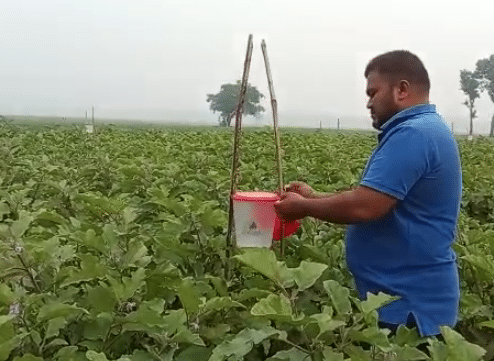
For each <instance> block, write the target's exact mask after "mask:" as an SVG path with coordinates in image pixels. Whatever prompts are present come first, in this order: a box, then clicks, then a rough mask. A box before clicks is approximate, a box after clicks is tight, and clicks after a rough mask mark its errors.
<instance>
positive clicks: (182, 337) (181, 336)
mask: <svg viewBox="0 0 494 361" xmlns="http://www.w3.org/2000/svg"><path fill="white" fill-rule="evenodd" d="M171 341H172V342H176V343H188V344H191V345H197V346H206V344H205V343H204V341H203V340H202V339H201V337H200V336H199V335H198V334H195V333H192V332H190V331H189V329H188V328H185V327H184V328H182V329H181V330H180V331H179V332H177V333H176V334H175V335H174V336H173V337H172V339H171Z"/></svg>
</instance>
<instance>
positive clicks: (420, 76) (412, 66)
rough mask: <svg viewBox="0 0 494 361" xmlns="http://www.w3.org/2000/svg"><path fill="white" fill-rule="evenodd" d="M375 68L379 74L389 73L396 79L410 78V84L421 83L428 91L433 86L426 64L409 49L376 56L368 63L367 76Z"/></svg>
mask: <svg viewBox="0 0 494 361" xmlns="http://www.w3.org/2000/svg"><path fill="white" fill-rule="evenodd" d="M374 70H375V71H377V72H378V73H379V74H382V75H389V76H391V77H392V78H393V79H395V80H408V82H409V83H410V84H417V85H421V86H423V87H424V90H426V91H427V92H429V90H430V87H431V83H430V80H429V74H428V73H427V70H426V69H425V67H424V64H423V63H422V61H421V60H420V59H419V58H418V56H417V55H415V54H412V53H410V52H409V51H407V50H395V51H390V52H388V53H384V54H381V55H379V56H376V57H375V58H374V59H372V60H371V61H370V62H369V64H367V67H366V68H365V73H364V75H365V77H366V78H367V77H368V76H369V73H370V72H371V71H374ZM397 78H400V79H397Z"/></svg>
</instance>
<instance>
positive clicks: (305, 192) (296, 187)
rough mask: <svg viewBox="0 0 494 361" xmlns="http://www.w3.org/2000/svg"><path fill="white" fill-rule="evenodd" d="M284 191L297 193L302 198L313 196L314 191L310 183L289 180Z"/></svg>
mask: <svg viewBox="0 0 494 361" xmlns="http://www.w3.org/2000/svg"><path fill="white" fill-rule="evenodd" d="M285 191H286V192H293V193H298V194H300V195H301V196H302V197H304V198H313V197H314V195H315V194H316V191H314V189H312V187H311V186H310V185H308V184H307V183H304V182H291V183H290V184H289V185H287V186H286V187H285Z"/></svg>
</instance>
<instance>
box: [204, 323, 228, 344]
mask: <svg viewBox="0 0 494 361" xmlns="http://www.w3.org/2000/svg"><path fill="white" fill-rule="evenodd" d="M230 330H231V327H230V325H228V324H225V323H219V324H216V325H215V326H214V327H205V326H201V327H200V329H199V332H200V335H201V337H203V338H206V339H208V340H215V339H219V338H221V337H223V336H225V334H226V333H227V332H230Z"/></svg>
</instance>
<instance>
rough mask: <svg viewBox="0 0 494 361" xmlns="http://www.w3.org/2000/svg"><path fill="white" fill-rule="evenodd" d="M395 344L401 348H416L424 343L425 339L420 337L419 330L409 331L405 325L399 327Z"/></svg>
mask: <svg viewBox="0 0 494 361" xmlns="http://www.w3.org/2000/svg"><path fill="white" fill-rule="evenodd" d="M393 342H394V343H396V344H397V345H399V346H405V345H409V346H412V347H415V346H418V345H420V344H421V343H424V339H423V338H421V337H420V335H419V333H418V331H417V328H412V329H409V328H407V327H406V326H404V325H399V326H398V329H397V330H396V335H395V337H394V339H393Z"/></svg>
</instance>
